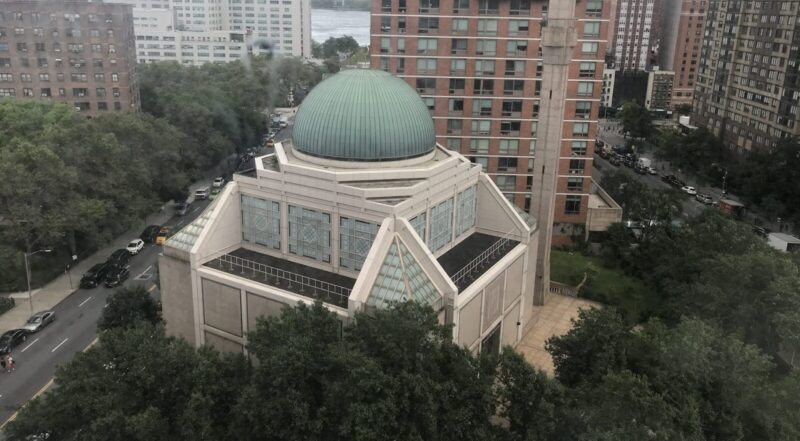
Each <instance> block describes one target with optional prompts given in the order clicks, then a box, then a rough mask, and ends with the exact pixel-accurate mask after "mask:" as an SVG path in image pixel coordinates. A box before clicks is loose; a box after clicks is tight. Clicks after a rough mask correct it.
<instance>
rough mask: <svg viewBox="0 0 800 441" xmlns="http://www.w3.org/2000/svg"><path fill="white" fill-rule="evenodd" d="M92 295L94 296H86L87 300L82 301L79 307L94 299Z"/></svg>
mask: <svg viewBox="0 0 800 441" xmlns="http://www.w3.org/2000/svg"><path fill="white" fill-rule="evenodd" d="M92 297H93V296H89V297H87V298H86V300H84V301H82V302H81V303H80V305H78V308H80V307H81V306H83V305H85V304H86V302H88V301H89V300H92Z"/></svg>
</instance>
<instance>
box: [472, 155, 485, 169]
mask: <svg viewBox="0 0 800 441" xmlns="http://www.w3.org/2000/svg"><path fill="white" fill-rule="evenodd" d="M469 160H470V162H472V163H473V164H479V165H480V166H481V169H482V170H483V171H486V170H487V169H488V168H489V158H485V157H476V156H470V157H469Z"/></svg>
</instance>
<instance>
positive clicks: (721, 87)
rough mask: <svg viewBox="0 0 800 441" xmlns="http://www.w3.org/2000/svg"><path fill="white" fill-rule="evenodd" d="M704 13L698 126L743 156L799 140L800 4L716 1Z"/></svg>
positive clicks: (696, 113)
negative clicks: (784, 141)
mask: <svg viewBox="0 0 800 441" xmlns="http://www.w3.org/2000/svg"><path fill="white" fill-rule="evenodd" d="M707 7H708V12H707V16H706V24H705V36H704V40H703V48H702V52H701V55H700V57H699V70H698V78H697V82H696V83H695V89H694V97H693V98H694V117H695V121H696V122H697V123H699V124H702V125H706V126H708V127H709V129H711V130H712V131H713V132H714V133H716V134H717V135H719V136H720V137H721V138H722V141H723V142H724V144H725V145H726V146H727V147H729V148H731V149H733V150H736V151H738V152H740V153H743V152H745V151H750V150H756V149H764V148H770V147H772V146H774V145H775V144H776V143H777V142H778V140H780V139H781V138H788V137H791V136H796V135H798V134H800V129H799V128H798V116H797V113H798V111H797V109H798V100H800V83H798V61H797V60H798V46H797V36H798V35H800V33H799V32H800V29H798V28H799V27H800V21H798V14H800V4H799V3H798V2H793V1H772V0H766V1H759V2H745V1H720V0H711V1H709V2H708V6H707Z"/></svg>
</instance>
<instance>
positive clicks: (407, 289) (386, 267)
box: [367, 237, 439, 308]
mask: <svg viewBox="0 0 800 441" xmlns="http://www.w3.org/2000/svg"><path fill="white" fill-rule="evenodd" d="M438 299H439V292H438V291H437V290H436V288H435V287H434V286H433V283H432V282H431V281H430V279H429V278H428V276H426V275H425V273H424V272H423V271H422V267H421V266H420V264H419V262H417V260H416V259H415V258H414V255H413V254H411V252H410V251H409V250H408V248H407V247H406V246H405V244H403V241H402V240H400V238H397V237H395V238H394V239H393V241H392V244H391V245H390V246H389V251H388V252H387V253H386V258H384V260H383V264H382V265H381V269H380V270H379V271H378V276H377V277H376V279H375V283H374V284H373V286H372V290H371V292H370V294H369V297H368V298H367V304H368V305H370V306H375V307H378V308H385V307H388V306H390V305H391V304H392V303H397V302H405V301H407V300H414V301H417V302H420V303H426V304H433V303H434V302H436V301H437V300H438Z"/></svg>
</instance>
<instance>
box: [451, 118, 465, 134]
mask: <svg viewBox="0 0 800 441" xmlns="http://www.w3.org/2000/svg"><path fill="white" fill-rule="evenodd" d="M463 127H464V120H461V119H448V120H447V134H448V135H460V134H461V129H462V128H463Z"/></svg>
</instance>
